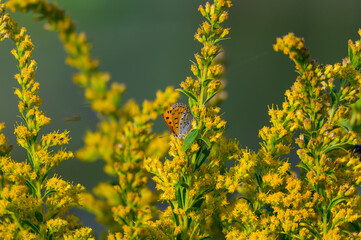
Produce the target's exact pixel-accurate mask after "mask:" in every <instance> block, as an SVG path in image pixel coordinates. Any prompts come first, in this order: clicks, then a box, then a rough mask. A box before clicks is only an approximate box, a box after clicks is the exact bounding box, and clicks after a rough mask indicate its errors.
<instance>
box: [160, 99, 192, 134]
mask: <svg viewBox="0 0 361 240" xmlns="http://www.w3.org/2000/svg"><path fill="white" fill-rule="evenodd" d="M162 116H163V119H164V121H165V123H166V124H167V126H168V127H169V129H170V130H171V131H172V132H173V133H174V136H175V137H177V138H182V137H184V135H186V134H187V133H188V132H189V130H190V129H191V128H192V121H193V115H192V112H191V110H190V108H189V107H188V106H187V105H186V104H184V103H175V104H173V105H172V106H170V107H169V108H167V110H166V111H165V112H164V113H163V115H162Z"/></svg>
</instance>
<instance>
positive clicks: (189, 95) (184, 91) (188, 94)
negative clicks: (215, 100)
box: [177, 88, 198, 102]
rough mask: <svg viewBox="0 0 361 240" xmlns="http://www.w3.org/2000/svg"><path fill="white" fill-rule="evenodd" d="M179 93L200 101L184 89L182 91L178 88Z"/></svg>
mask: <svg viewBox="0 0 361 240" xmlns="http://www.w3.org/2000/svg"><path fill="white" fill-rule="evenodd" d="M177 91H179V92H182V93H184V94H185V95H187V96H188V97H190V98H192V99H193V100H194V101H196V102H197V101H198V100H197V98H196V97H195V96H194V95H193V94H192V93H191V92H188V91H186V90H184V89H180V88H178V89H177Z"/></svg>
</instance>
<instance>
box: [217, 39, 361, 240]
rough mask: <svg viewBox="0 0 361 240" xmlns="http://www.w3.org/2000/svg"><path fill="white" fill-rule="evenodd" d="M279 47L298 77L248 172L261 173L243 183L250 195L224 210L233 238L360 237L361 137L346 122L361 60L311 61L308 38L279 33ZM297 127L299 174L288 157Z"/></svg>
mask: <svg viewBox="0 0 361 240" xmlns="http://www.w3.org/2000/svg"><path fill="white" fill-rule="evenodd" d="M349 44H351V43H349ZM355 45H356V46H351V47H350V49H351V50H350V52H352V54H353V56H359V55H360V49H359V48H357V45H359V43H357V42H356V44H355ZM274 49H275V50H276V51H283V53H284V54H286V55H288V56H289V57H290V59H292V60H293V61H294V62H295V64H296V70H297V71H298V73H299V76H298V77H297V80H296V82H295V83H294V85H293V86H292V88H291V89H290V90H287V91H286V93H285V95H286V101H285V102H284V103H283V105H282V108H281V109H278V108H276V109H275V108H273V107H272V108H271V109H270V111H269V115H270V116H271V126H270V127H264V128H263V129H262V130H261V131H260V137H261V138H262V140H263V142H262V143H261V149H260V150H259V152H258V153H257V154H251V156H252V160H253V161H254V162H255V163H257V166H256V167H255V168H250V169H249V170H248V169H247V171H246V172H248V173H250V174H252V173H253V174H254V178H253V179H252V178H251V179H250V178H248V179H247V178H245V179H243V182H239V184H241V187H240V188H239V189H238V191H239V192H240V193H241V194H242V195H243V196H244V197H243V198H242V199H240V200H236V201H235V202H234V203H232V204H231V205H230V206H229V207H228V208H226V210H225V213H224V220H226V221H227V222H228V226H230V227H229V228H228V230H227V231H225V234H226V238H227V239H235V238H236V237H237V239H253V238H260V239H270V238H280V237H282V236H288V237H290V238H298V239H321V238H322V239H345V238H350V237H352V236H354V237H357V235H358V232H359V231H358V230H357V228H353V227H352V226H356V225H358V224H359V219H360V218H361V211H360V209H359V207H358V206H360V204H361V202H360V200H361V198H360V197H359V195H358V194H357V187H359V186H360V179H361V178H360V177H361V175H360V174H361V172H360V170H359V169H360V168H361V163H360V161H359V159H358V158H357V157H356V156H353V155H352V154H351V153H350V151H349V150H350V149H351V148H352V147H353V146H354V145H355V144H356V143H358V142H359V141H360V136H359V135H357V133H356V132H354V131H351V129H352V127H354V125H353V123H350V122H349V121H347V120H348V119H350V113H351V109H352V106H353V104H355V102H356V101H357V100H358V98H359V88H360V83H361V81H360V79H361V78H360V77H361V73H360V72H359V71H358V65H357V64H358V63H357V64H356V65H354V64H355V62H357V61H356V60H355V61H353V60H352V59H351V58H352V56H349V58H345V59H344V60H343V61H342V63H336V64H334V65H326V66H322V65H320V64H318V63H317V62H316V61H314V60H312V59H311V57H310V55H309V51H308V49H307V48H306V47H305V45H304V40H303V39H300V38H297V37H295V36H294V35H293V34H291V33H290V34H288V35H286V36H284V37H283V38H282V39H281V38H279V39H277V43H276V44H275V45H274ZM350 59H351V60H350ZM296 130H298V131H300V132H301V133H300V135H299V137H297V138H296V139H295V143H296V144H297V145H298V150H297V154H298V156H299V159H300V160H299V163H298V165H297V167H299V168H300V172H301V176H300V177H297V175H296V174H294V173H292V172H291V165H290V163H288V160H287V158H285V157H287V156H288V155H289V154H290V151H291V144H292V141H293V140H292V138H293V135H294V133H295V132H296ZM236 167H237V168H241V167H242V165H239V164H237V165H236ZM232 171H234V170H232ZM252 182H253V184H250V183H252ZM231 190H233V189H231ZM250 203H251V204H250Z"/></svg>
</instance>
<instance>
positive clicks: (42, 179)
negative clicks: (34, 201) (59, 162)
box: [40, 170, 50, 184]
mask: <svg viewBox="0 0 361 240" xmlns="http://www.w3.org/2000/svg"><path fill="white" fill-rule="evenodd" d="M49 173H50V170H49V171H47V172H46V173H45V174H44V176H43V177H42V178H41V181H40V184H43V183H44V181H45V179H46V178H47V177H48V176H49Z"/></svg>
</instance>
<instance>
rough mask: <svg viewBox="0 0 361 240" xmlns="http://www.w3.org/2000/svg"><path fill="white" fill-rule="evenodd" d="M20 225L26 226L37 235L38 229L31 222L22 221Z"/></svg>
mask: <svg viewBox="0 0 361 240" xmlns="http://www.w3.org/2000/svg"><path fill="white" fill-rule="evenodd" d="M22 223H23V224H24V225H28V226H29V227H31V228H32V229H33V230H34V232H36V233H39V227H38V226H36V225H35V224H33V223H32V222H29V221H28V220H23V221H22Z"/></svg>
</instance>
